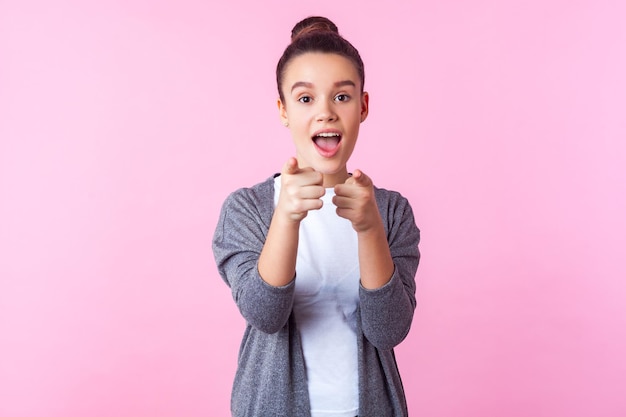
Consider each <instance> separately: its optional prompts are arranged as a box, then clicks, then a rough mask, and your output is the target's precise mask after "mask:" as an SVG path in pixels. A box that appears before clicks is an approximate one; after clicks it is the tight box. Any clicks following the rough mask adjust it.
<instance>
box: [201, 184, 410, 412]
mask: <svg viewBox="0 0 626 417" xmlns="http://www.w3.org/2000/svg"><path fill="white" fill-rule="evenodd" d="M375 195H376V202H377V204H378V208H379V210H380V213H381V217H382V220H383V225H384V227H385V230H386V232H387V240H388V242H389V247H390V250H391V256H392V258H393V261H394V265H395V270H394V273H393V276H392V277H391V279H390V281H389V282H388V283H387V284H385V285H384V286H383V287H381V288H378V289H375V290H367V289H365V288H363V287H361V286H360V287H359V290H358V297H359V303H358V307H357V309H356V326H357V327H356V339H357V340H356V341H357V349H358V381H359V382H358V388H359V413H358V414H359V416H361V417H401V416H406V415H407V407H406V400H405V396H404V390H403V387H402V382H401V379H400V375H399V373H398V369H397V365H396V360H395V356H394V352H393V348H394V347H395V346H396V345H398V344H399V343H400V342H401V341H402V340H403V339H404V338H405V337H406V335H407V333H408V331H409V328H410V326H411V321H412V319H413V311H414V309H415V272H416V270H417V266H418V263H419V257H420V254H419V251H418V246H417V245H418V242H419V236H420V235H419V230H418V228H417V227H416V226H415V221H414V218H413V212H412V210H411V207H410V205H409V203H408V201H407V200H406V199H405V198H404V197H402V196H401V195H400V194H399V193H397V192H393V191H388V190H384V189H379V188H376V189H375ZM273 212H274V179H273V178H270V179H268V180H267V181H265V182H263V183H260V184H257V185H255V186H253V187H251V188H245V189H240V190H237V191H235V192H234V193H233V194H231V195H230V196H229V197H228V198H227V199H226V201H225V203H224V205H223V207H222V212H221V214H220V218H219V221H218V225H217V228H216V231H215V235H214V238H213V252H214V255H215V260H216V263H217V267H218V271H219V273H220V275H221V276H222V278H223V279H224V280H225V281H226V283H227V284H228V285H229V286H230V288H231V290H232V294H233V298H234V299H235V302H236V304H237V306H238V307H239V310H240V312H241V314H242V315H243V317H244V318H245V320H246V322H247V326H246V330H245V333H244V336H243V340H242V343H241V347H240V350H239V362H238V369H237V373H236V375H235V381H234V386H233V392H232V398H231V410H232V413H233V416H235V417H243V416H246V417H266V416H272V417H274V416H277V417H278V416H284V417H309V416H310V401H309V395H308V386H307V384H308V382H307V375H306V366H305V362H304V355H303V347H302V343H301V338H300V334H299V330H298V328H297V325H296V320H295V317H294V314H293V310H294V308H293V304H294V297H295V288H296V280H297V278H296V280H294V281H292V282H290V283H289V284H287V285H285V286H283V287H274V286H271V285H269V284H267V283H266V282H265V281H263V279H262V278H261V277H260V275H259V273H258V269H257V263H258V259H259V255H260V253H261V250H262V249H263V244H264V242H265V238H266V236H267V232H268V230H269V225H270V222H271V219H272V215H273Z"/></svg>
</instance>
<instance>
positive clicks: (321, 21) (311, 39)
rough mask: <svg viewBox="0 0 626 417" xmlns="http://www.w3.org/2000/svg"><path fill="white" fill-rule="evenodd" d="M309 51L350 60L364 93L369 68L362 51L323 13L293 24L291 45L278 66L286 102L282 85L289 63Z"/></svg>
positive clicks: (280, 92) (281, 93) (279, 92)
mask: <svg viewBox="0 0 626 417" xmlns="http://www.w3.org/2000/svg"><path fill="white" fill-rule="evenodd" d="M307 52H323V53H328V54H337V55H341V56H343V57H344V58H347V59H349V60H350V62H352V64H354V67H355V68H356V70H357V73H358V74H359V78H360V79H361V92H363V86H364V83H365V68H364V66H363V60H362V59H361V56H360V55H359V51H357V49H356V48H355V47H354V46H352V44H351V43H350V42H348V41H347V40H345V39H344V38H343V37H342V36H341V35H340V34H339V30H338V29H337V26H336V25H335V24H334V23H333V22H331V21H330V20H329V19H327V18H325V17H321V16H311V17H307V18H306V19H304V20H301V21H300V22H298V23H296V25H295V26H294V27H293V29H292V30H291V44H289V46H287V48H285V52H283V55H282V56H281V57H280V60H279V61H278V65H277V66H276V84H277V85H278V95H279V96H280V99H281V100H282V101H283V102H284V101H285V97H284V96H283V91H282V88H281V87H282V85H283V79H284V78H285V71H286V69H287V65H288V64H289V62H290V61H291V60H292V59H294V58H296V57H297V56H300V55H302V54H305V53H307Z"/></svg>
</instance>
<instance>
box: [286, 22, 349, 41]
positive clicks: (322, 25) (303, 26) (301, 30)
mask: <svg viewBox="0 0 626 417" xmlns="http://www.w3.org/2000/svg"><path fill="white" fill-rule="evenodd" d="M312 32H334V33H336V34H339V29H337V25H335V24H334V23H333V22H331V21H330V19H327V18H325V17H322V16H310V17H307V18H306V19H304V20H301V21H300V22H298V23H296V25H295V26H294V27H293V29H292V30H291V41H292V42H293V41H294V39H296V38H299V37H300V36H304V35H307V34H309V33H312Z"/></svg>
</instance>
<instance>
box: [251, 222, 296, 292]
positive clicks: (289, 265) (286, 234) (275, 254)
mask: <svg viewBox="0 0 626 417" xmlns="http://www.w3.org/2000/svg"><path fill="white" fill-rule="evenodd" d="M299 229H300V222H295V221H292V220H287V219H285V218H283V217H281V216H279V215H278V214H275V215H274V217H273V218H272V222H271V224H270V228H269V230H268V233H267V239H266V240H265V244H264V245H263V249H262V251H261V255H260V257H259V265H258V269H259V275H260V276H261V278H262V279H263V280H264V281H265V282H267V283H268V284H270V285H273V286H275V287H282V286H284V285H287V284H289V283H290V282H291V281H292V280H293V279H294V277H295V274H296V257H297V254H298V237H299Z"/></svg>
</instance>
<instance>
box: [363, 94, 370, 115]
mask: <svg viewBox="0 0 626 417" xmlns="http://www.w3.org/2000/svg"><path fill="white" fill-rule="evenodd" d="M369 110H370V95H369V94H368V92H367V91H364V92H363V94H361V123H363V122H364V121H365V119H367V115H368V113H369Z"/></svg>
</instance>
